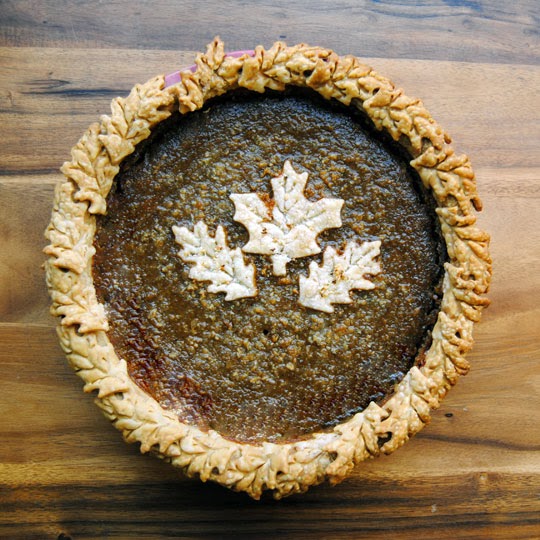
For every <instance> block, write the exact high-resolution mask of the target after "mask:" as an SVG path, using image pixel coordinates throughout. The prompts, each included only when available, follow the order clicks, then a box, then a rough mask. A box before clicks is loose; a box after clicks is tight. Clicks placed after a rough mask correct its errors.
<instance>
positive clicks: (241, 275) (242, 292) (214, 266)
mask: <svg viewBox="0 0 540 540" xmlns="http://www.w3.org/2000/svg"><path fill="white" fill-rule="evenodd" d="M172 230H173V233H174V236H175V240H176V243H178V244H179V245H180V246H182V249H181V250H180V251H179V252H178V255H179V256H180V258H181V259H182V260H183V261H184V262H187V263H192V264H194V266H193V267H192V268H191V269H190V271H189V277H190V278H192V279H195V280H197V281H210V285H209V286H208V291H209V292H211V293H220V292H224V293H226V296H225V300H237V299H238V298H245V297H248V296H256V295H257V285H256V283H255V267H254V266H253V264H246V262H245V261H244V255H243V254H242V251H241V250H240V248H235V249H231V248H230V247H229V246H228V244H227V237H226V235H225V230H224V229H223V227H222V226H221V225H220V226H219V227H218V228H217V229H216V235H215V237H212V236H210V235H209V234H208V227H207V226H206V224H205V223H204V222H202V221H199V222H198V223H197V224H196V225H195V228H194V230H193V232H191V231H190V230H189V229H188V228H187V227H176V226H173V228H172Z"/></svg>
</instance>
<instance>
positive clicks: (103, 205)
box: [45, 39, 491, 498]
mask: <svg viewBox="0 0 540 540" xmlns="http://www.w3.org/2000/svg"><path fill="white" fill-rule="evenodd" d="M450 142H451V141H450V138H449V137H448V135H447V134H446V133H445V132H444V131H443V130H442V128H441V127H440V126H439V125H438V124H437V123H436V122H435V121H434V120H433V119H432V118H431V116H430V115H429V113H428V112H427V111H426V110H425V108H424V107H423V105H422V103H421V102H420V101H419V100H417V99H411V98H408V97H406V96H405V95H404V94H403V93H402V91H401V90H399V89H397V88H395V86H394V85H393V84H392V83H391V82H389V81H388V80H387V79H385V78H383V77H381V76H380V75H378V74H377V73H375V72H374V71H373V70H372V69H371V68H369V67H367V66H365V65H363V64H362V63H361V62H360V61H359V60H358V59H357V58H355V57H352V56H338V55H337V54H335V53H334V52H332V51H330V50H327V49H323V48H320V47H309V46H307V45H297V46H294V47H287V46H286V45H285V44H283V43H279V42H278V43H276V44H274V45H273V46H272V48H270V49H269V50H265V49H264V48H262V47H257V48H256V49H255V51H251V52H250V51H248V52H244V53H238V54H230V55H227V54H225V52H224V46H223V43H222V42H221V41H220V40H219V39H216V40H214V42H213V43H211V44H210V45H209V46H208V48H207V51H206V53H205V54H200V55H199V56H198V57H197V60H196V66H194V67H193V68H192V69H188V70H185V71H182V72H179V73H177V74H174V75H172V76H168V77H164V76H159V77H155V78H154V79H151V80H150V81H148V82H147V83H145V84H143V85H137V86H135V87H134V88H133V90H132V91H131V93H130V94H129V96H128V97H127V98H117V99H115V100H113V102H112V114H111V115H110V116H103V117H102V118H101V120H100V122H99V123H96V124H93V125H92V126H90V128H89V129H88V131H87V132H86V133H85V134H84V135H83V137H82V138H81V140H80V141H79V142H78V143H77V145H76V146H75V147H74V148H73V149H72V159H71V161H69V162H67V163H65V164H64V166H63V167H62V171H63V173H64V175H65V177H66V178H65V180H64V181H63V182H62V183H60V184H59V185H58V187H57V190H56V193H55V205H54V210H53V214H52V219H51V223H50V225H49V227H48V229H47V233H46V234H47V238H48V240H49V241H50V245H49V246H48V247H47V248H46V250H45V251H46V253H47V254H48V256H49V257H48V260H47V263H46V270H47V283H48V286H49V289H50V293H51V296H52V300H53V306H52V312H53V314H55V315H57V316H59V317H60V324H59V327H58V333H59V337H60V342H61V345H62V347H63V349H64V350H65V352H66V354H67V357H68V359H69V362H70V363H71V365H72V366H73V367H74V369H75V370H76V371H77V373H78V375H79V376H80V377H81V378H82V379H83V380H84V381H85V383H86V384H85V387H84V388H85V391H87V392H91V391H94V390H95V391H97V404H98V405H99V407H100V408H101V409H102V410H103V412H104V413H105V415H106V416H107V417H108V418H109V419H110V420H111V421H112V422H113V423H114V425H115V426H116V427H117V428H118V429H119V430H120V431H122V433H123V435H124V438H125V439H126V441H128V442H139V443H140V445H141V451H142V452H152V453H154V454H156V455H158V456H159V457H161V458H163V459H165V460H166V461H169V462H170V463H172V464H173V465H174V466H176V467H178V468H180V469H182V470H183V471H184V472H185V473H187V474H188V475H190V476H198V477H200V478H201V479H202V480H203V481H206V480H212V481H215V482H218V483H220V484H222V485H224V486H226V487H229V488H232V489H234V490H238V491H245V492H247V493H248V494H249V495H250V496H251V497H254V498H259V497H260V496H261V494H262V493H263V491H264V490H271V491H273V494H274V496H275V497H277V498H280V497H283V496H287V495H290V494H292V493H296V492H303V491H305V490H306V489H308V487H309V486H311V485H314V484H318V483H320V482H322V481H323V480H325V479H327V480H329V481H330V482H331V483H337V482H339V481H341V480H342V479H344V478H345V477H346V476H347V475H348V474H349V473H350V472H351V470H352V469H353V467H354V465H355V464H357V463H358V462H360V461H362V460H364V459H367V458H370V457H373V456H376V455H378V454H380V453H390V452H392V451H394V450H395V449H397V448H398V447H399V446H401V445H402V444H403V443H404V442H406V441H407V439H408V438H409V437H410V436H411V435H413V434H414V433H416V432H418V431H419V430H420V429H421V428H422V427H423V426H424V424H426V423H427V422H428V421H429V418H430V411H431V409H434V408H436V407H438V405H439V403H440V401H441V399H442V398H443V397H444V395H445V394H446V392H447V391H448V389H449V388H450V387H451V386H452V385H453V384H455V382H456V381H457V378H458V376H459V375H462V374H465V373H466V372H467V371H468V368H469V364H468V363H467V361H466V360H465V358H464V356H465V354H466V352H467V351H468V350H469V349H470V348H471V345H472V326H473V323H474V322H477V321H478V320H479V318H480V313H481V310H482V308H483V307H485V306H486V305H487V304H488V301H487V299H486V298H485V297H484V296H483V295H484V293H486V292H487V290H488V286H489V281H490V276H491V262H490V258H489V253H488V244H489V237H488V235H487V234H486V233H485V232H483V231H481V230H479V229H478V228H477V227H476V226H475V221H476V218H475V215H474V211H475V210H480V209H481V203H480V200H479V198H478V195H477V192H476V187H475V182H474V174H473V171H472V169H471V166H470V163H469V160H468V158H467V157H466V156H462V155H456V154H455V153H454V151H453V149H452V147H451V146H450Z"/></svg>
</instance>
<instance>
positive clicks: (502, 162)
mask: <svg viewBox="0 0 540 540" xmlns="http://www.w3.org/2000/svg"><path fill="white" fill-rule="evenodd" d="M228 4H229V5H228V7H227V9H225V8H224V7H222V6H223V4H222V3H218V2H204V3H198V2H189V1H186V2H181V3H176V2H158V3H152V4H150V3H139V4H133V3H130V2H124V1H122V2H111V3H98V2H92V3H81V4H78V3H71V2H52V1H50V2H32V1H19V2H2V3H1V4H0V122H1V124H0V125H1V126H2V131H1V132H2V147H1V151H0V238H1V241H2V244H1V247H2V249H1V250H0V387H1V389H2V392H1V397H0V412H1V414H0V436H1V440H2V445H1V446H0V537H6V538H64V539H66V538H67V537H71V538H73V539H78V538H105V537H107V538H128V537H133V538H160V537H170V536H174V537H182V538H194V537H197V538H200V537H208V538H210V537H213V538H227V537H248V538H249V537H254V538H278V537H280V538H282V537H286V538H308V537H309V538H370V537H375V536H377V537H380V536H382V537H384V538H419V537H420V538H423V537H433V538H512V539H514V538H540V425H539V423H538V421H537V413H538V410H540V368H539V366H540V362H539V360H540V307H539V305H540V292H539V291H540V272H539V271H538V268H539V267H540V227H538V224H537V221H538V218H539V216H540V151H539V141H540V127H539V126H540V91H539V89H540V67H539V56H540V54H539V52H540V50H539V39H538V21H539V20H540V8H539V7H538V3H537V2H533V1H531V2H512V3H507V2H481V1H459V0H452V1H449V0H448V1H445V2H429V3H424V2H422V3H418V5H417V6H415V5H414V4H415V3H414V2H413V3H408V2H407V3H405V2H404V3H398V2H391V3H390V2H388V3H387V2H375V1H374V2H361V3H358V5H357V6H356V7H355V4H350V3H345V2H330V1H326V2H324V1H314V2H310V3H307V2H306V3H296V4H294V5H293V6H291V7H289V5H288V3H286V2H254V3H246V2H241V1H237V2H231V3H228ZM308 4H309V6H310V7H307V5H308ZM150 5H151V6H152V7H150ZM336 28H338V29H339V32H336V31H335V29H336ZM398 28H399V31H396V29H398ZM218 33H219V34H221V36H222V37H223V38H224V39H225V40H226V42H227V43H228V45H229V48H230V49H238V48H249V47H252V46H253V45H255V44H257V43H259V42H262V43H263V44H265V45H268V44H270V43H271V42H272V41H273V40H274V39H277V38H280V37H281V36H286V39H287V41H288V42H289V43H293V42H297V41H306V42H311V43H316V44H321V45H325V46H329V47H333V48H335V49H336V50H337V51H338V52H340V53H352V54H356V55H358V56H361V57H363V58H367V61H368V63H371V64H372V65H373V66H374V67H376V69H377V70H378V71H380V72H381V73H383V74H385V75H386V76H388V77H390V78H391V79H392V80H394V81H395V82H396V83H397V84H399V85H400V86H403V87H404V88H405V90H406V92H407V93H408V94H409V95H415V96H420V97H422V98H423V99H424V102H425V104H426V106H427V107H428V109H429V110H430V111H431V112H432V114H433V115H434V116H435V117H436V118H437V119H438V120H439V122H440V123H441V124H442V125H443V126H444V127H445V128H446V129H447V131H448V132H449V133H451V135H452V137H453V139H454V142H455V146H456V148H457V150H458V151H464V152H467V153H468V154H469V155H470V156H471V158H472V160H473V165H474V166H475V170H476V174H477V181H478V185H479V191H480V194H481V196H482V199H483V202H484V205H485V211H484V212H483V213H482V214H481V216H480V224H481V225H482V226H483V227H484V228H486V229H488V230H489V231H490V233H491V234H492V255H493V259H494V271H495V274H494V280H493V286H492V291H491V294H490V297H491V299H492V302H493V304H492V306H491V307H490V308H489V309H488V310H487V311H486V312H485V316H484V320H483V322H482V323H481V324H480V325H479V326H478V327H477V329H476V344H475V348H474V351H473V352H472V354H470V356H469V359H470V360H471V362H472V365H473V368H472V371H471V373H470V374H469V375H468V376H467V377H465V378H463V379H462V380H461V381H460V382H459V384H458V385H457V387H456V388H455V389H453V390H452V392H451V393H450V394H449V396H448V397H447V399H446V400H445V401H444V403H443V405H442V407H441V409H440V410H438V411H436V412H435V413H434V415H433V421H432V423H431V425H430V426H428V427H427V428H426V429H425V430H424V431H423V432H421V433H420V434H419V435H418V436H417V437H416V438H415V439H414V440H413V441H411V442H410V443H409V444H408V445H406V446H405V447H404V448H402V449H401V450H400V451H399V452H397V453H395V454H394V455H392V456H388V457H383V458H381V459H378V460H375V461H372V462H369V463H365V464H363V465H361V466H360V467H358V468H357V470H356V471H355V473H354V475H353V476H352V477H351V478H350V479H348V480H347V481H346V482H344V483H343V484H341V485H340V486H337V487H334V488H331V487H329V486H319V487H317V488H314V489H312V490H311V491H310V492H309V493H307V494H306V495H303V496H294V497H292V498H290V499H287V500H285V501H281V502H275V501H272V500H264V501H262V502H259V503H256V502H253V501H250V500H248V499H247V497H245V496H243V495H239V494H234V493H229V492H228V491H226V490H224V489H222V488H220V487H218V486H213V485H203V484H200V483H198V482H194V481H191V480H187V479H184V478H179V477H178V475H177V473H176V472H175V471H174V470H172V469H171V468H169V467H168V466H166V465H165V464H163V463H161V462H159V461H158V460H155V459H153V458H151V457H149V456H142V455H140V454H139V452H138V449H137V448H136V447H134V446H128V445H126V444H125V443H124V442H123V441H122V440H121V438H120V436H119V434H118V433H117V432H116V431H115V430H114V429H113V428H112V427H110V426H109V424H108V422H107V421H106V420H105V419H104V417H102V416H101V414H100V412H99V411H98V409H97V408H96V407H95V406H94V404H93V403H92V398H91V396H85V395H83V393H82V391H81V383H80V381H79V380H78V379H77V378H76V376H75V375H74V374H73V372H72V371H71V369H70V368H69V367H68V366H67V365H66V362H65V360H64V358H63V354H62V352H61V350H60V348H59V346H58V344H57V340H56V336H55V331H54V325H55V321H54V320H53V319H52V318H51V317H50V316H49V314H48V304H49V300H48V296H47V293H46V290H45V285H44V276H43V271H42V269H41V268H40V266H41V264H42V262H43V256H42V254H41V249H42V247H43V246H44V244H45V241H44V239H43V230H44V229H45V227H46V225H47V223H48V220H49V216H50V210H51V203H52V196H53V191H54V185H55V183H56V182H57V181H58V180H59V178H60V174H59V172H58V168H59V166H60V165H61V163H62V162H63V161H64V160H65V159H67V158H68V157H69V149H70V148H71V146H72V145H73V144H74V142H75V141H76V140H77V139H78V137H79V136H80V135H81V134H82V132H83V131H84V129H85V128H86V127H87V126H88V125H89V124H90V123H91V122H93V121H94V120H96V119H97V118H98V117H99V115H100V114H103V113H107V112H108V103H109V101H110V99H111V98H112V97H114V96H116V95H122V94H126V93H127V92H128V91H129V89H130V88H131V86H132V85H133V84H134V83H136V82H141V81H144V80H146V79H148V78H150V77H151V76H153V75H154V74H156V73H163V72H164V73H168V72H172V71H175V70H176V69H178V68H179V67H182V66H186V65H189V64H190V63H192V61H193V58H194V54H195V53H194V51H196V50H201V49H203V48H204V46H205V44H206V42H207V41H209V40H210V39H211V38H212V37H213V35H215V34H218ZM62 535H63V536H62Z"/></svg>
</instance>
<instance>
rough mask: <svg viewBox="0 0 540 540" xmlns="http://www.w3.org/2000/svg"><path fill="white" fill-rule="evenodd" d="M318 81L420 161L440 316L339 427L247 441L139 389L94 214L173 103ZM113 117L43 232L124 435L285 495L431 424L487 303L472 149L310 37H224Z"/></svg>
mask: <svg viewBox="0 0 540 540" xmlns="http://www.w3.org/2000/svg"><path fill="white" fill-rule="evenodd" d="M290 87H300V88H308V89H310V90H313V91H314V92H316V93H317V94H318V95H320V96H322V97H323V98H324V99H326V100H334V101H337V102H339V103H341V104H342V105H344V106H346V107H351V108H354V109H358V110H359V111H361V112H362V114H364V115H365V116H366V117H367V118H368V119H369V121H370V122H371V124H372V125H373V127H374V128H375V129H376V130H379V131H382V132H384V133H385V134H387V135H388V136H389V137H391V139H393V140H394V141H396V142H397V143H398V144H399V145H400V147H401V148H402V149H403V150H404V151H405V152H406V153H407V154H408V156H409V160H410V165H411V167H412V168H413V169H414V171H416V173H417V174H418V177H419V178H420V180H421V182H422V184H423V186H424V188H425V189H426V190H427V191H429V192H430V193H431V195H432V197H433V199H434V201H435V206H436V208H435V212H436V216H437V219H438V222H439V225H440V231H441V235H442V238H443V239H444V243H445V246H446V252H447V261H446V262H445V263H444V278H443V281H442V293H443V294H442V298H441V300H440V304H439V308H438V316H437V319H436V322H435V324H434V326H433V328H432V329H431V330H430V343H429V347H428V348H427V349H426V350H425V351H422V354H421V355H420V354H419V357H418V358H417V359H416V361H415V362H414V364H413V365H412V367H411V368H410V369H409V371H408V372H407V373H406V374H405V375H404V376H403V377H402V378H401V379H400V380H399V381H397V382H396V384H395V385H394V387H393V390H392V392H391V394H390V395H389V396H387V397H386V398H385V399H384V400H380V401H377V402H375V401H372V402H370V403H369V405H368V406H366V407H365V408H364V409H363V410H361V411H360V412H357V413H356V414H354V415H353V416H352V417H350V418H347V419H346V420H344V421H340V422H339V423H337V424H336V425H334V426H332V427H331V428H330V429H323V430H317V431H315V432H313V433H311V434H309V436H306V437H302V438H299V439H297V440H290V441H283V442H275V441H272V440H268V441H257V442H245V441H244V442H242V441H238V440H234V438H231V437H227V436H224V435H223V434H221V433H219V432H218V431H216V430H214V429H201V428H200V427H199V426H198V425H195V424H191V423H189V422H186V421H183V420H182V419H180V418H179V417H178V415H177V414H175V413H174V412H172V411H171V410H168V409H167V408H166V407H163V406H162V405H161V404H160V403H159V402H158V401H157V400H156V399H154V397H152V396H151V395H150V394H149V393H147V392H145V391H144V390H143V389H142V388H141V387H140V386H139V385H137V384H136V383H135V382H134V380H133V378H132V377H131V376H130V373H129V370H128V365H127V363H126V361H125V359H123V358H122V357H121V356H120V355H119V354H118V351H116V350H115V347H114V346H113V344H112V343H111V340H110V339H109V330H110V324H109V323H110V321H109V320H108V313H107V309H106V308H105V306H104V305H103V303H102V302H100V301H99V299H98V296H97V294H96V287H95V285H94V277H93V268H92V265H93V258H94V256H95V253H96V247H95V245H94V236H95V234H96V227H97V224H96V223H97V219H98V217H99V216H102V215H106V213H107V196H108V195H109V192H110V191H111V188H112V186H113V184H114V181H115V177H116V176H117V174H118V173H119V171H120V169H121V165H122V163H123V162H124V160H126V158H128V157H129V156H130V155H131V154H132V153H133V152H134V151H135V150H136V148H137V146H138V145H139V144H140V143H142V142H143V141H145V140H146V139H148V138H149V137H150V135H151V133H152V132H153V130H154V129H156V128H157V126H158V125H159V124H161V123H162V122H164V121H165V120H167V119H168V118H169V117H170V116H171V115H172V114H173V113H174V112H179V113H180V115H189V114H191V113H193V112H194V111H197V110H199V109H201V108H202V107H203V106H204V105H205V103H207V102H208V101H209V100H211V99H213V98H216V97H217V96H223V95H225V94H227V93H229V92H232V91H234V90H236V89H238V88H242V89H246V90H248V91H251V92H257V93H263V92H265V91H267V90H271V91H275V92H283V91H285V90H286V89H287V88H290ZM111 110H112V112H111V115H110V116H103V117H101V119H100V121H99V122H98V123H95V124H93V125H91V126H90V127H89V128H88V130H87V131H86V133H85V134H84V135H83V136H82V138H81V139H80V140H79V142H78V143H77V144H76V145H75V147H74V148H73V149H72V151H71V161H69V162H66V163H65V164H64V165H63V167H62V172H63V173H64V175H65V178H64V180H63V181H62V182H61V183H59V185H58V186H57V188H56V192H55V201H54V209H53V213H52V218H51V222H50V225H49V227H48V228H47V231H46V236H47V239H48V241H49V245H48V247H47V248H46V249H45V253H46V254H47V255H48V258H47V262H46V277H47V285H48V288H49V291H50V294H51V297H52V308H51V310H52V313H53V314H54V315H55V316H58V317H59V318H60V322H59V326H58V335H59V339H60V343H61V346H62V348H63V350H64V351H65V353H66V355H67V358H68V361H69V362H70V364H71V365H72V367H73V368H74V370H75V371H76V372H77V374H78V375H79V376H80V377H81V378H82V379H83V381H84V383H85V386H84V390H85V391H86V392H93V391H95V392H97V398H96V403H97V405H98V406H99V407H100V408H101V410H102V411H103V413H104V414H105V416H106V417H107V418H108V419H109V420H110V421H111V422H112V423H113V424H114V425H115V427H116V428H117V429H119V430H120V431H121V432H122V434H123V437H124V439H125V440H126V441H127V442H130V443H132V442H138V443H139V444H140V448H141V451H142V452H152V453H153V454H155V455H157V456H158V457H160V458H162V459H164V460H166V461H167V462H170V463H171V464H172V465H173V466H175V467H177V468H179V469H181V470H182V471H183V472H184V473H185V474H187V475H188V476H196V477H199V478H200V479H201V480H202V481H207V480H211V481H214V482H217V483H219V484H221V485H223V486H225V487H228V488H230V489H233V490H236V491H243V492H246V493H247V494H248V495H250V496H251V497H253V498H255V499H258V498H260V497H261V495H262V493H263V492H264V491H265V490H271V491H272V492H273V495H274V497H276V498H281V497H284V496H288V495H291V494H293V493H298V492H304V491H306V490H307V489H308V488H309V487H310V486H312V485H315V484H319V483H321V482H323V481H324V480H328V481H329V482H330V483H332V484H336V483H338V482H340V481H342V480H343V479H344V478H345V477H347V476H348V475H349V474H350V473H351V471H352V470H353V468H354V466H355V465H356V464H358V463H359V462H361V461H363V460H365V459H368V458H372V457H375V456H377V455H379V454H381V453H384V454H389V453H391V452H393V451H394V450H396V449H397V448H399V447H400V446H401V445H403V444H404V443H405V442H406V441H407V440H408V439H409V438H410V437H411V436H412V435H414V434H415V433H417V432H418V431H419V430H420V429H421V428H422V427H423V426H424V425H425V424H426V423H428V422H429V420H430V412H431V410H433V409H436V408H437V407H438V406H439V404H440V402H441V400H442V399H443V398H444V396H445V395H446V393H447V391H448V390H449V389H450V388H451V386H453V385H454V384H455V383H456V381H457V380H458V377H459V375H463V374H466V373H467V371H468V370H469V364H468V362H467V360H466V359H465V355H466V353H467V352H468V351H469V350H470V349H471V347H472V343H473V338H472V329H473V325H474V323H475V322H478V321H479V319H480V314H481V311H482V309H483V308H484V307H486V306H487V305H488V300H487V298H486V297H485V296H484V295H485V293H486V292H487V291H488V287H489V282H490V277H491V261H490V257H489V252H488V245H489V236H488V234H487V233H485V232H484V231H482V230H480V229H479V228H477V226H476V225H475V223H476V217H475V211H479V210H481V202H480V199H479V197H478V194H477V191H476V185H475V180H474V173H473V170H472V168H471V165H470V161H469V159H468V157H467V156H464V155H458V154H456V153H455V152H454V150H453V148H452V146H451V139H450V137H449V136H448V135H447V134H446V133H445V132H444V130H443V129H442V128H441V127H440V126H439V125H438V124H437V123H436V122H435V121H434V120H433V118H432V117H431V115H430V114H429V113H428V112H427V110H426V109H425V108H424V106H423V104H422V103H421V101H420V100H418V99H415V98H409V97H407V96H406V95H404V93H403V92H402V90H400V89H398V88H396V87H395V86H394V85H393V84H392V83H391V82H390V81H389V80H388V79H386V78H384V77H382V76H380V75H379V74H377V73H376V72H375V71H373V70H372V69H371V68H370V67H368V66H365V65H364V64H362V63H361V62H360V61H359V60H358V59H357V58H355V57H353V56H339V55H337V54H335V53H334V52H333V51H330V50H328V49H324V48H321V47H311V46H307V45H304V44H300V45H296V46H292V47H289V46H286V45H285V44H284V43H281V42H277V43H275V44H274V45H273V46H272V47H271V48H270V49H268V50H266V49H264V48H263V47H261V46H259V47H257V48H256V49H255V50H254V51H247V52H240V53H237V54H229V55H227V54H225V52H224V45H223V43H222V42H221V41H220V40H219V39H218V38H216V39H215V40H214V41H213V42H212V43H211V44H210V45H209V46H208V48H207V50H206V53H204V54H200V55H198V56H197V60H196V66H195V68H194V69H188V70H185V71H182V72H179V73H178V74H173V75H170V76H167V77H165V76H157V77H155V78H153V79H151V80H149V81H148V82H146V83H144V84H141V85H136V86H135V87H134V88H133V90H132V91H131V93H130V94H129V96H128V97H126V98H116V99H114V100H113V101H112V105H111Z"/></svg>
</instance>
